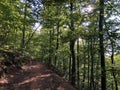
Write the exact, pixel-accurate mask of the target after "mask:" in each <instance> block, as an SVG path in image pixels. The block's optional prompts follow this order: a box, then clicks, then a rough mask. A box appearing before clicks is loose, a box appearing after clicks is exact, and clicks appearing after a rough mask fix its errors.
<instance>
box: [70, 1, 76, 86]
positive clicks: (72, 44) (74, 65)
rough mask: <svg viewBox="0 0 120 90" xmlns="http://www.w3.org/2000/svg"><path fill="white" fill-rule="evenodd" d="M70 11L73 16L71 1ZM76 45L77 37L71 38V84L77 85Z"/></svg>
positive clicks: (71, 24)
mask: <svg viewBox="0 0 120 90" xmlns="http://www.w3.org/2000/svg"><path fill="white" fill-rule="evenodd" d="M70 12H71V16H72V14H73V3H72V2H70ZM70 30H71V31H72V32H73V31H74V21H73V18H72V17H71V23H70ZM74 46H75V39H73V38H72V39H71V40H70V52H71V57H72V70H71V71H72V72H71V74H72V76H71V84H72V85H73V86H75V82H76V59H75V51H74Z"/></svg>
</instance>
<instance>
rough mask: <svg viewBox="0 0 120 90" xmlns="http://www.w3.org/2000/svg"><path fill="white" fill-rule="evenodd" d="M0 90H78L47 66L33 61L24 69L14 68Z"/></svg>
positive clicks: (1, 80) (2, 79)
mask: <svg viewBox="0 0 120 90" xmlns="http://www.w3.org/2000/svg"><path fill="white" fill-rule="evenodd" d="M0 90H76V89H75V88H74V87H73V86H72V85H70V83H68V82H67V81H66V80H64V79H63V78H62V77H60V76H59V75H57V74H56V73H54V72H53V71H52V70H51V69H50V68H49V66H48V65H47V64H44V63H40V62H37V61H33V62H32V63H29V64H25V65H23V66H22V69H17V68H16V67H12V68H11V69H10V71H9V73H8V74H7V75H6V76H5V77H4V78H1V79H0Z"/></svg>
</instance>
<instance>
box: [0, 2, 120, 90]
mask: <svg viewBox="0 0 120 90" xmlns="http://www.w3.org/2000/svg"><path fill="white" fill-rule="evenodd" d="M119 12H120V1H119V0H111V1H110V0H0V65H8V64H6V62H9V64H11V65H12V64H16V65H18V66H20V65H22V62H25V60H26V58H34V59H36V60H38V61H40V62H45V63H48V64H50V65H53V66H54V67H56V68H57V69H58V71H59V70H60V72H61V73H63V78H65V79H66V80H68V81H70V82H71V84H72V85H73V86H75V87H76V88H77V89H78V90H88V89H90V90H119V89H120V73H119V72H120V67H119V65H120V13H119ZM16 56H17V57H19V60H17V61H16V60H15V59H16V58H15V57H16ZM11 57H12V58H11ZM7 59H9V60H7ZM13 59H14V60H13ZM1 68H2V67H0V72H2V69H1Z"/></svg>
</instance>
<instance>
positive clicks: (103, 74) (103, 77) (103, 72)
mask: <svg viewBox="0 0 120 90" xmlns="http://www.w3.org/2000/svg"><path fill="white" fill-rule="evenodd" d="M99 7H100V14H99V39H100V40H99V45H100V60H101V90H106V70H105V55H104V43H103V41H104V37H103V35H104V34H103V20H104V0H100V4H99Z"/></svg>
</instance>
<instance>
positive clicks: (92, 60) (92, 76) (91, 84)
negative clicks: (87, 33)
mask: <svg viewBox="0 0 120 90" xmlns="http://www.w3.org/2000/svg"><path fill="white" fill-rule="evenodd" d="M90 54H91V77H90V90H93V88H94V71H93V68H94V57H93V56H94V54H93V39H92V38H91V52H90Z"/></svg>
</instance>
